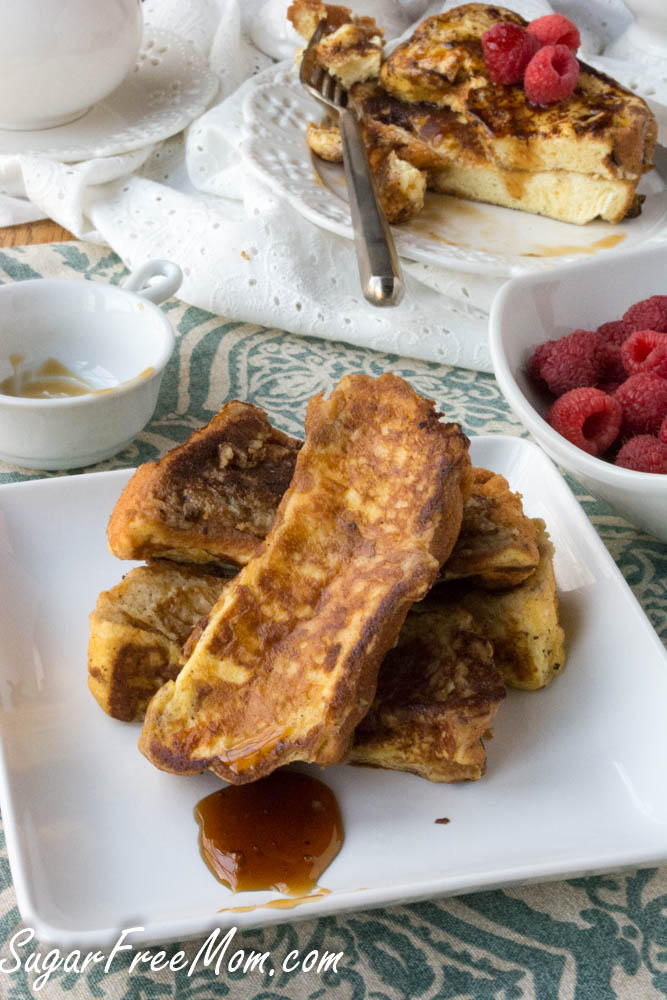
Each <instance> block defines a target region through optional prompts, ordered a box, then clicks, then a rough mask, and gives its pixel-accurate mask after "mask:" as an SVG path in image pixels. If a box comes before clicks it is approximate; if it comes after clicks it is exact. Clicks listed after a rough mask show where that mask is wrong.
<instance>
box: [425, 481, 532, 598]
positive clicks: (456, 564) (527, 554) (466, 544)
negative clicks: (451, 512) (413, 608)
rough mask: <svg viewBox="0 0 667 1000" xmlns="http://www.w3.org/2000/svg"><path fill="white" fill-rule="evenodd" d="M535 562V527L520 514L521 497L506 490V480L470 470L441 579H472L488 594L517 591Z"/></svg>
mask: <svg viewBox="0 0 667 1000" xmlns="http://www.w3.org/2000/svg"><path fill="white" fill-rule="evenodd" d="M539 560H540V553H539V549H538V545H537V526H536V524H535V521H534V520H532V519H531V518H529V517H526V515H525V514H524V512H523V504H522V503H521V494H520V493H513V492H512V491H511V490H510V488H509V484H508V482H507V480H506V479H505V477H504V476H499V475H497V474H496V473H495V472H490V471H489V470H488V469H477V468H473V469H472V485H471V489H470V494H469V496H468V497H467V498H466V501H465V504H464V506H463V521H462V523H461V532H460V534H459V537H458V538H457V540H456V545H455V546H454V548H453V550H452V554H451V555H450V557H449V559H448V560H447V562H446V563H445V565H444V566H443V567H442V570H441V571H440V577H439V579H440V580H444V581H447V580H460V579H466V578H468V579H469V578H471V577H473V578H475V580H476V582H478V583H480V584H481V585H482V586H484V587H488V588H490V589H498V588H500V589H502V588H506V587H515V586H516V585H517V584H519V583H523V581H524V580H526V579H528V577H529V576H530V575H531V574H532V573H534V572H535V570H536V569H537V566H538V563H539Z"/></svg>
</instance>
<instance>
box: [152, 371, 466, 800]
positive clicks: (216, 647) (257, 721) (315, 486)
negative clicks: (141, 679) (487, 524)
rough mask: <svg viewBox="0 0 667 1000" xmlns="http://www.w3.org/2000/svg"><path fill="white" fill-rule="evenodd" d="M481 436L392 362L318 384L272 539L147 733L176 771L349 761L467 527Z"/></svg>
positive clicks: (221, 605) (252, 770) (236, 778)
mask: <svg viewBox="0 0 667 1000" xmlns="http://www.w3.org/2000/svg"><path fill="white" fill-rule="evenodd" d="M469 462H470V460H469V456H468V441H467V439H466V438H465V436H464V435H463V434H462V432H461V430H460V428H459V427H458V425H456V424H444V423H441V422H440V419H439V414H438V413H437V412H436V410H435V408H434V406H433V403H432V402H430V401H428V400H425V399H424V398H422V397H421V396H419V395H418V394H417V393H416V392H415V391H414V390H413V389H412V388H411V386H410V385H409V384H408V383H407V382H405V381H404V380H403V379H400V378H398V377H397V376H395V375H392V374H385V375H382V376H381V377H380V378H378V379H372V378H370V377H368V376H365V375H348V376H345V377H344V378H343V379H341V381H340V382H339V384H338V385H337V386H336V388H335V389H334V390H333V391H332V393H331V395H330V397H329V398H328V399H326V400H325V399H324V398H323V396H322V395H321V394H320V395H317V396H314V397H313V398H312V399H311V401H310V403H309V406H308V413H307V417H306V441H305V444H304V446H303V448H302V449H301V451H300V452H299V455H298V457H297V461H296V466H295V470H294V476H293V479H292V482H291V485H290V487H289V489H288V490H287V492H286V493H285V495H284V497H283V499H282V501H281V503H280V506H279V508H278V513H277V515H276V518H275V521H274V523H273V526H272V527H271V530H270V531H269V533H268V535H267V538H266V541H265V543H264V545H263V547H262V549H261V551H260V552H259V553H258V554H257V555H256V556H255V557H254V558H253V559H252V560H251V561H250V562H249V563H248V564H247V565H246V566H244V567H243V569H242V570H241V572H240V573H239V574H238V576H236V577H235V578H234V579H233V580H231V581H230V583H229V584H228V585H227V586H226V587H225V588H224V590H223V592H222V595H221V597H220V599H219V600H218V601H217V603H216V604H215V605H214V607H213V608H212V610H211V613H210V615H209V619H208V623H207V625H206V627H205V628H204V629H203V632H202V634H201V636H200V638H199V640H198V642H197V643H196V645H195V646H194V650H193V652H192V653H191V655H190V657H189V659H188V661H187V663H186V664H185V666H184V667H183V669H182V670H181V672H180V674H179V675H178V677H177V679H176V680H175V681H168V682H167V683H166V684H165V685H163V687H162V688H160V690H159V691H158V692H157V693H156V695H155V696H154V697H153V699H152V700H151V702H150V704H149V706H148V710H147V713H146V718H145V721H144V726H143V729H142V733H141V737H140V741H139V746H140V749H141V750H142V752H143V753H144V754H145V756H146V757H147V758H148V759H149V760H150V761H152V763H154V764H155V765H156V766H157V767H159V768H161V769H163V770H166V771H172V772H174V773H178V774H193V773H197V772H200V771H203V770H205V769H207V768H209V769H210V770H212V771H214V772H215V773H216V774H218V775H219V776H220V777H222V778H224V779H226V780H228V781H231V782H232V783H237V784H241V783H243V782H247V781H253V780H255V779H257V778H260V777H262V776H263V775H265V774H268V773H270V772H271V771H272V770H274V769H275V768H276V767H278V766H280V765H282V764H287V763H289V762H290V761H294V760H302V761H310V762H313V763H318V764H321V765H327V764H333V763H337V762H339V761H340V760H342V759H343V757H344V756H345V754H346V752H347V750H348V749H349V745H350V743H351V740H352V734H353V731H354V728H355V726H356V725H357V723H358V722H359V720H360V719H361V718H362V717H363V716H364V715H365V714H366V712H367V711H368V709H369V707H370V705H371V702H372V700H373V697H374V694H375V687H376V682H377V673H378V670H379V667H380V663H381V662H382V659H383V657H384V655H385V654H386V653H387V651H388V650H389V649H391V648H392V646H393V645H394V644H395V642H396V639H397V637H398V633H399V631H400V628H401V625H402V624H403V621H404V619H405V616H406V615H407V613H408V610H409V608H410V606H411V605H412V603H413V602H414V601H418V600H420V599H421V598H422V597H424V595H425V594H426V592H427V591H428V590H429V588H430V587H431V585H432V584H433V582H434V580H435V578H436V576H437V573H438V570H439V568H440V565H441V564H442V562H444V560H445V559H446V558H447V556H448V555H449V553H450V551H451V549H452V547H453V545H454V542H455V540H456V537H457V536H458V533H459V529H460V524H461V515H462V508H463V493H464V492H465V491H466V490H467V487H468V476H469V468H470V465H469Z"/></svg>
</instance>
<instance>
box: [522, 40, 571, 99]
mask: <svg viewBox="0 0 667 1000" xmlns="http://www.w3.org/2000/svg"><path fill="white" fill-rule="evenodd" d="M578 79H579V63H578V62H577V60H576V58H575V57H574V56H573V55H572V53H571V52H570V50H569V49H568V47H567V45H545V46H544V48H542V49H540V50H539V52H537V53H536V54H535V55H534V56H533V58H532V59H531V60H530V62H529V63H528V66H527V68H526V73H525V76H524V78H523V86H524V90H525V91H526V97H527V98H528V100H529V101H532V102H533V104H555V103H556V101H562V100H563V98H565V97H569V96H570V94H571V93H573V91H574V88H575V87H576V86H577V80H578Z"/></svg>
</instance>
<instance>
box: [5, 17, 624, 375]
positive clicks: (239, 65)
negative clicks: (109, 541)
mask: <svg viewBox="0 0 667 1000" xmlns="http://www.w3.org/2000/svg"><path fill="white" fill-rule="evenodd" d="M350 2H351V0H350ZM457 2H459V0H447V2H446V3H443V2H442V0H438V2H436V3H432V4H430V5H429V4H427V3H426V2H424V0H401V2H398V0H376V2H372V0H360V2H357V3H354V4H352V3H351V5H352V6H354V8H355V10H358V11H360V12H366V13H373V14H375V15H376V16H377V17H378V19H379V20H380V21H381V23H384V24H385V25H388V26H389V28H390V32H388V33H391V34H400V32H401V30H406V29H409V28H410V26H411V20H412V18H414V17H421V16H423V14H424V13H431V12H432V11H434V10H436V9H438V10H441V9H443V8H448V7H451V6H455V5H456V3H457ZM259 4H260V0H243V3H242V4H241V3H240V2H239V0H147V2H146V3H145V4H144V15H145V18H146V21H147V22H148V23H150V24H151V25H152V26H154V27H158V28H163V29H167V30H170V31H173V32H175V33H176V34H178V35H179V36H180V37H181V38H184V39H187V40H188V41H189V42H190V43H191V44H192V45H193V46H194V47H195V48H196V49H197V50H198V51H199V52H200V53H203V54H205V55H206V56H207V57H208V59H209V61H210V65H211V67H212V68H213V69H214V71H215V72H216V73H217V74H218V76H219V78H220V92H219V95H218V99H217V100H218V103H217V104H216V105H215V107H213V108H212V109H211V110H210V111H208V112H207V113H206V114H205V115H203V116H202V117H201V118H200V119H199V120H198V121H196V122H194V123H193V124H192V126H191V127H190V129H189V130H188V133H187V136H186V138H185V139H184V137H183V136H182V135H181V136H179V137H175V138H173V139H170V140H167V141H166V142H163V143H160V144H158V145H156V146H149V147H145V148H143V149H140V150H137V151H135V152H132V153H126V154H121V155H118V156H109V157H104V158H98V159H91V160H88V161H84V162H81V163H76V164H61V163H57V162H55V161H52V160H46V159H44V158H41V157H28V156H20V155H17V156H11V157H8V156H4V157H0V224H3V225H11V224H13V223H15V222H23V221H30V220H31V219H37V218H42V217H44V216H49V217H51V218H53V219H55V220H56V221H57V222H59V223H61V224H62V225H63V226H65V227H66V228H68V229H70V230H71V231H72V232H73V233H75V234H76V235H77V236H79V237H81V238H85V239H90V240H92V241H96V242H100V243H107V244H108V245H110V246H111V247H112V248H113V249H114V250H115V251H116V252H117V253H118V254H119V255H120V256H121V257H122V259H123V260H124V261H125V262H126V263H127V264H128V266H130V267H135V266H137V265H138V264H139V263H141V262H142V261H144V260H146V259H148V258H151V257H165V258H169V259H171V260H174V261H176V262H177V263H178V264H180V266H181V267H182V269H183V271H184V275H185V281H184V284H183V287H182V289H181V292H180V295H181V297H182V298H183V299H184V300H185V301H186V302H188V303H190V304H192V305H194V306H198V307H201V308H204V309H207V310H210V311H212V312H214V313H217V314H221V315H224V316H225V317H227V318H229V319H238V320H244V321H249V322H253V323H257V324H261V325H264V326H269V327H278V328H282V329H286V330H289V331H292V332H294V333H299V334H305V335H312V336H317V337H323V338H326V339H332V340H336V339H339V340H344V341H346V342H348V343H352V344H355V345H358V346H361V347H370V348H374V349H376V350H381V351H385V352H389V353H396V354H401V355H407V356H412V357H419V358H422V359H425V360H429V361H437V362H447V363H450V364H454V365H459V366H462V367H467V368H475V369H479V370H490V367H491V366H490V361H489V357H488V352H487V347H486V326H487V321H488V310H489V308H490V305H491V302H492V300H493V297H494V295H495V293H496V291H497V290H498V287H499V286H500V284H502V279H498V278H489V277H485V276H483V275H468V274H462V273H461V272H455V271H451V270H448V269H445V268H438V267H436V266H433V265H426V264H417V263H413V262H409V261H405V262H404V269H405V276H406V295H405V299H404V302H403V303H402V304H401V305H400V306H399V307H398V308H396V309H393V310H386V311H384V310H378V309H374V308H373V307H371V306H369V305H367V303H365V302H364V300H363V299H362V297H361V294H360V290H359V281H358V275H357V270H356V263H355V258H354V253H353V249H352V245H351V243H349V242H348V241H347V240H345V239H343V238H341V237H337V236H334V235H332V234H330V233H328V232H325V231H323V230H320V229H319V228H317V227H316V226H315V225H313V224H312V223H310V222H308V221H306V220H305V219H304V218H302V217H301V216H300V215H299V214H298V213H297V212H296V211H295V210H294V209H292V208H291V207H290V206H289V205H287V204H286V203H285V202H284V201H282V200H281V199H280V198H278V197H276V196H275V195H274V194H273V193H272V192H271V190H269V189H268V188H267V187H266V186H264V184H263V183H261V182H260V181H258V180H257V179H255V178H254V177H253V176H252V175H251V174H250V173H249V171H248V170H247V169H246V168H245V167H244V165H243V163H242V162H241V160H240V158H239V153H238V145H239V141H240V137H241V129H242V114H241V107H242V104H243V99H244V93H245V91H246V89H247V88H248V87H250V86H252V85H253V83H252V78H253V76H254V75H255V74H257V73H258V72H260V71H262V70H266V68H267V67H268V66H270V65H271V61H270V60H269V59H268V58H267V57H266V56H264V55H262V54H261V53H260V52H259V51H258V50H257V49H256V48H255V47H254V46H253V45H252V43H251V41H250V38H249V33H248V32H249V26H250V24H251V21H252V17H253V15H254V13H255V12H256V10H257V8H258V7H259ZM508 5H509V6H511V7H512V8H513V9H516V10H518V11H519V12H520V13H523V14H524V15H525V16H527V17H529V18H532V17H536V16H539V14H542V13H548V12H549V11H550V10H551V9H552V8H551V7H550V5H549V3H547V0H513V2H512V3H511V4H508ZM554 6H556V7H558V8H563V9H565V8H567V12H568V13H569V14H571V15H572V16H573V17H574V18H575V19H576V20H577V22H578V23H579V24H580V25H581V26H582V28H583V29H584V31H583V34H584V48H585V49H586V50H587V51H592V52H595V51H598V50H599V49H600V47H601V46H602V44H603V43H604V41H605V39H606V35H605V32H609V27H608V26H609V24H610V22H612V21H613V17H614V16H615V17H616V18H617V23H621V21H619V20H618V18H619V16H620V17H621V19H623V18H625V20H627V12H626V11H625V8H624V7H623V5H622V3H620V0H593V2H589V0H586V2H584V0H563V2H562V3H555V4H554ZM593 7H595V8H596V11H597V13H596V12H595V11H593V10H592V9H591V8H593ZM602 22H604V23H605V24H606V25H607V27H604V26H603V25H602Z"/></svg>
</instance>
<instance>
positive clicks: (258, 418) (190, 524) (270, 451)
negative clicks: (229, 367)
mask: <svg viewBox="0 0 667 1000" xmlns="http://www.w3.org/2000/svg"><path fill="white" fill-rule="evenodd" d="M300 447H301V442H300V441H297V440H296V439H295V438H292V437H289V435H288V434H283V432H282V431H279V430H278V429H277V428H275V427H273V426H272V425H271V424H270V423H269V421H268V418H267V416H266V413H265V412H264V411H263V410H261V409H260V408H259V407H258V406H252V405H251V404H250V403H240V402H238V400H233V401H232V402H230V403H226V404H225V406H223V407H222V409H221V410H220V412H219V413H218V414H216V416H215V417H213V419H212V420H211V421H209V423H208V424H206V426H205V427H202V428H201V429H200V430H198V431H195V433H194V434H192V435H191V436H190V437H189V438H188V440H187V441H186V442H185V444H183V445H180V446H179V447H176V448H172V450H171V451H169V452H167V454H166V455H165V456H164V457H163V458H161V459H160V461H159V462H146V463H145V464H144V465H140V466H139V468H138V469H137V470H136V472H135V473H134V475H133V476H132V478H131V479H130V481H129V483H128V484H127V486H126V487H125V489H124V490H123V492H122V494H121V496H120V497H119V499H118V502H117V503H116V506H115V507H114V510H113V512H112V514H111V518H110V520H109V526H108V529H107V536H108V540H109V548H110V550H111V552H112V553H113V554H114V555H115V556H118V558H120V559H157V558H167V559H174V560H176V561H177V562H187V563H201V564H206V563H217V562H223V563H231V564H232V565H237V566H241V565H243V564H244V563H247V562H248V560H249V559H251V558H252V556H253V555H254V554H255V552H257V551H258V549H259V547H260V545H261V542H262V539H263V538H264V536H265V535H266V533H267V531H268V530H269V527H270V525H271V523H272V521H273V518H274V517H275V513H276V510H277V508H278V504H279V502H280V498H281V497H282V495H283V493H284V492H285V490H286V489H287V487H288V486H289V482H290V479H291V478H292V473H293V471H294V463H295V461H296V455H297V452H298V450H299V448H300Z"/></svg>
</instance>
